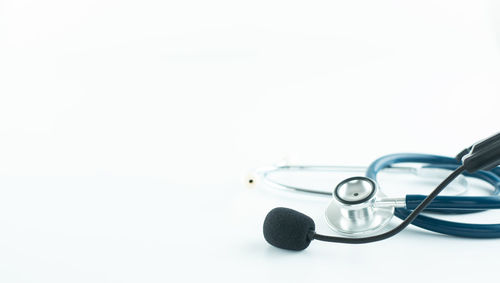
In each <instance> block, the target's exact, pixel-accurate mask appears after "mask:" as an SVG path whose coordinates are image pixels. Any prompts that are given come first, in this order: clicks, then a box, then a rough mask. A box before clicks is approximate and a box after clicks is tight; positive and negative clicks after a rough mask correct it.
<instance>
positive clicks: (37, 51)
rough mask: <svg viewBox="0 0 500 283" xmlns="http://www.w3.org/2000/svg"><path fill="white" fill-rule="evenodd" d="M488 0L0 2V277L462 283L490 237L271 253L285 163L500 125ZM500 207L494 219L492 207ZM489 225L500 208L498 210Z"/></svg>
mask: <svg viewBox="0 0 500 283" xmlns="http://www.w3.org/2000/svg"><path fill="white" fill-rule="evenodd" d="M499 13H500V9H499V8H498V4H497V3H496V2H493V1H491V2H488V1H438V2H436V1H419V2H414V1H308V2H293V1H274V0H273V1H252V2H248V3H243V2H238V1H175V2H174V1H170V2H169V1H22V0H16V1H8V0H4V1H0V175H1V178H0V187H1V190H0V202H1V205H0V281H1V282H52V283H53V282H89V281H91V282H177V281H202V280H203V281H222V282H224V281H230V282H234V281H238V282H255V281H277V282H279V281H286V282H301V281H305V280H310V281H311V282H312V281H316V282H319V281H334V282H336V281H338V282H341V281H345V280H349V282H365V281H366V280H370V282H381V281H385V280H386V279H391V280H396V279H397V280H405V281H410V282H412V281H415V282H416V281H419V282H421V281H422V280H427V281H437V280H441V281H444V280H446V281H450V280H451V278H453V280H454V281H464V282H465V281H470V280H475V281H478V280H480V279H481V280H486V279H492V278H493V277H494V276H496V269H497V264H496V262H497V257H498V254H499V252H500V248H499V244H500V240H485V241H479V240H464V239H457V238H451V237H446V236H437V235H434V234H430V233H422V232H421V231H419V230H416V229H409V230H408V231H405V232H403V233H401V235H398V236H397V237H394V238H393V239H390V240H387V241H384V242H380V243H375V244H371V245H363V246H346V245H336V244H325V243H313V244H312V245H311V247H310V248H309V249H308V250H307V251H304V252H302V253H290V252H286V251H281V250H277V249H274V248H272V247H270V246H268V245H267V244H266V243H265V242H264V241H263V238H262V235H261V225H262V220H263V217H264V216H265V214H266V213H267V211H268V209H270V208H272V207H274V206H275V205H286V206H292V207H294V208H296V209H299V210H303V211H304V212H307V213H308V214H310V215H312V216H314V218H315V219H316V221H317V223H321V222H322V219H321V213H322V210H323V207H322V204H316V203H314V202H311V203H306V202H297V201H296V200H294V199H293V198H290V197H283V198H279V199H276V198H273V197H267V196H263V195H261V194H260V193H259V191H255V190H254V191H252V190H248V189H246V188H245V187H244V186H242V185H241V178H242V177H243V176H244V174H245V172H247V170H249V169H251V168H254V167H256V166H260V165H266V164H271V163H273V162H275V161H277V160H279V159H281V158H283V157H288V158H290V159H292V160H295V161H297V162H306V163H333V164H367V163H369V162H370V161H371V160H373V159H374V158H376V157H377V156H380V155H383V154H387V153H393V152H401V151H412V152H428V153H437V154H443V155H454V154H455V153H456V152H458V151H459V150H461V149H462V148H463V147H464V146H468V145H469V144H471V143H472V142H474V141H476V140H477V139H479V138H483V137H485V136H488V135H490V134H492V133H494V132H496V131H498V130H499V129H498V105H499V103H500V83H499V80H498V78H499V77H500V56H499V44H498V42H499V41H498V38H499V34H500V24H499V21H500V17H499ZM495 218H498V219H500V218H499V217H498V213H496V214H495V213H493V214H492V215H491V220H494V219H495ZM496 222H500V221H498V220H497V221H496Z"/></svg>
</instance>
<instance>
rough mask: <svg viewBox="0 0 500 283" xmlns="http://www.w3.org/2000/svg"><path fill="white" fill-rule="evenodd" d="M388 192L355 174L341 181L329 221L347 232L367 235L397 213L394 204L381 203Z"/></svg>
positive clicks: (333, 200)
mask: <svg viewBox="0 0 500 283" xmlns="http://www.w3.org/2000/svg"><path fill="white" fill-rule="evenodd" d="M383 197H385V195H384V194H383V193H382V192H380V190H379V189H378V186H377V183H376V182H375V181H373V180H372V179H370V178H367V177H352V178H349V179H346V180H344V181H342V182H340V183H339V184H338V185H337V187H336V188H335V190H334V192H333V199H332V201H331V202H330V204H329V205H328V206H327V208H326V211H325V217H326V222H327V223H328V225H329V226H330V228H332V229H333V230H335V231H337V232H338V233H341V234H344V235H350V236H351V237H352V236H356V235H366V234H369V233H372V232H374V231H377V230H379V229H380V228H382V227H383V226H384V225H385V224H387V223H388V222H389V221H390V220H391V218H392V216H393V215H394V206H381V207H380V206H377V205H376V199H381V198H383Z"/></svg>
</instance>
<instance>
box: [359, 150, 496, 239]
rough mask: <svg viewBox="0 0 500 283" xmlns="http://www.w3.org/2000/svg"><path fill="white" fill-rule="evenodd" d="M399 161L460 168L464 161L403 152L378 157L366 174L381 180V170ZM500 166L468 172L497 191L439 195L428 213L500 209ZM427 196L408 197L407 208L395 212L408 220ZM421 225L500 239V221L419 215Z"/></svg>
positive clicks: (434, 230)
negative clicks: (379, 176)
mask: <svg viewBox="0 0 500 283" xmlns="http://www.w3.org/2000/svg"><path fill="white" fill-rule="evenodd" d="M397 163H423V164H426V165H427V166H428V167H434V168H443V169H450V170H453V169H456V168H457V167H458V166H459V165H460V163H459V162H458V161H457V160H455V159H454V158H451V157H445V156H438V155H428V154H415V153H402V154H392V155H386V156H383V157H381V158H379V159H377V160H375V161H374V162H373V163H372V164H371V165H370V166H369V167H368V169H367V171H366V176H367V177H368V178H371V179H373V180H377V173H378V172H380V171H381V170H382V169H384V168H388V167H391V166H392V165H394V164H397ZM499 174H500V169H499V168H498V167H497V168H494V169H493V170H491V171H479V172H477V173H474V174H465V175H467V176H469V177H474V178H478V179H481V180H484V181H486V182H488V183H489V184H491V185H492V186H493V187H494V191H493V194H492V195H491V196H486V197H476V196H456V197H448V196H438V197H436V198H435V199H434V200H433V202H432V203H431V204H430V205H429V207H428V208H427V210H425V211H427V212H429V211H431V212H442V213H447V214H461V213H464V212H466V213H467V212H477V211H482V210H485V209H493V208H500V196H499V195H498V194H499V193H500V176H499ZM424 198H425V196H419V195H409V196H407V208H396V210H395V213H394V215H396V216H397V217H399V218H400V219H403V220H404V219H405V218H406V217H408V215H409V214H410V213H411V211H412V209H414V208H415V207H416V206H417V205H418V204H419V203H420V202H421V201H422V200H423V199H424ZM412 224H413V225H416V226H418V227H420V228H423V229H426V230H430V231H433V232H437V233H442V234H447V235H452V236H458V237H467V238H500V224H471V223H460V222H452V221H445V220H441V219H437V218H434V217H430V216H426V215H419V216H418V217H417V218H415V220H413V222H412Z"/></svg>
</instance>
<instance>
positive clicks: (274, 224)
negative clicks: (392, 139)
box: [263, 207, 315, 251]
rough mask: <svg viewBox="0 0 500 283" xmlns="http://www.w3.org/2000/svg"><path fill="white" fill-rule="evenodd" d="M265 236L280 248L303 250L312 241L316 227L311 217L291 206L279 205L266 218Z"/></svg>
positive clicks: (270, 242)
mask: <svg viewBox="0 0 500 283" xmlns="http://www.w3.org/2000/svg"><path fill="white" fill-rule="evenodd" d="M263 228H264V238H265V239H266V241H267V242H268V243H269V244H271V245H273V246H275V247H278V248H282V249H287V250H294V251H301V250H303V249H305V248H307V247H308V246H309V244H310V243H311V239H310V234H311V232H312V231H314V229H315V224H314V220H312V219H311V217H309V216H307V215H305V214H302V213H300V212H298V211H295V210H293V209H290V208H285V207H277V208H274V209H273V210H271V211H269V213H268V214H267V216H266V219H265V220H264V227H263Z"/></svg>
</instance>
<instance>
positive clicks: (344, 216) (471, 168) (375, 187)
mask: <svg viewBox="0 0 500 283" xmlns="http://www.w3.org/2000/svg"><path fill="white" fill-rule="evenodd" d="M401 163H421V164H423V165H424V166H423V167H424V168H428V169H445V170H449V171H451V174H450V175H449V176H448V177H446V178H445V179H444V180H443V181H442V182H441V183H440V184H439V185H438V186H437V187H436V188H435V189H434V190H433V191H432V192H431V193H430V194H429V195H428V196H426V195H406V196H404V197H400V198H389V197H387V196H386V195H385V194H384V193H383V192H382V191H381V189H380V186H379V184H378V181H377V175H378V173H380V172H382V171H386V170H404V171H405V170H406V171H407V170H409V169H408V168H405V167H403V168H401V167H397V165H398V164H401ZM498 165H500V133H498V134H496V135H494V136H492V137H490V138H487V139H485V140H482V141H480V142H478V143H475V144H474V145H473V146H471V147H469V148H467V149H465V150H463V151H462V152H461V153H459V154H458V155H457V156H456V158H451V157H445V156H437V155H429V154H414V153H402V154H392V155H387V156H383V157H380V158H379V159H377V160H375V161H374V162H372V163H371V164H370V165H369V166H368V167H367V168H366V172H365V176H355V177H351V178H348V179H345V180H343V181H342V182H340V183H339V184H338V185H337V186H336V187H335V189H334V190H333V191H332V192H325V191H321V190H316V189H310V188H304V187H297V186H291V185H286V184H283V183H280V182H277V181H275V180H273V179H271V178H269V176H270V175H271V174H272V173H276V172H280V171H308V170H309V171H310V170H313V171H314V170H322V171H325V170H326V171H338V170H349V169H350V168H346V167H336V166H300V165H298V166H297V165H296V166H290V165H284V166H275V167H272V168H267V169H263V170H258V171H257V172H256V175H257V176H258V177H259V178H260V180H262V181H264V183H266V184H267V185H270V186H273V187H276V188H279V189H286V190H292V191H298V192H303V193H310V194H315V195H330V196H331V201H330V203H329V204H328V206H327V207H326V209H325V220H326V222H327V224H328V226H329V227H330V228H332V229H333V230H334V231H336V232H337V233H338V234H340V235H341V236H327V235H321V234H318V233H316V231H315V223H314V221H313V220H312V219H311V218H310V217H308V216H306V215H304V214H302V213H300V212H298V211H295V210H292V209H289V208H284V207H278V208H275V209H273V210H271V211H270V212H269V213H268V214H267V216H266V219H265V220H264V225H263V232H264V238H265V239H266V241H267V242H268V243H270V244H271V245H273V246H276V247H279V248H283V249H289V250H303V249H305V248H307V247H308V246H309V243H310V242H311V241H312V240H320V241H327V242H339V243H349V244H362V243H369V242H374V241H379V240H383V239H386V238H389V237H391V236H393V235H395V234H397V233H399V232H400V231H402V230H403V229H404V228H406V227H407V226H408V225H409V224H413V225H416V226H418V227H420V228H423V229H426V230H429V231H434V232H437V233H442V234H447V235H453V236H459V237H467V238H500V224H472V223H460V222H453V221H447V220H441V219H438V218H435V217H431V216H428V215H421V212H423V211H425V212H435V213H444V214H466V213H474V212H479V211H484V210H488V209H500V167H497V166H498ZM351 169H352V168H351ZM355 169H359V168H355ZM410 170H411V169H410ZM462 174H463V175H465V176H466V177H471V178H477V179H480V180H483V181H485V182H487V183H488V184H490V185H491V186H493V191H492V193H491V195H488V196H464V195H461V194H460V192H459V193H458V194H457V195H452V196H449V195H447V196H438V194H439V193H440V192H441V191H442V190H443V189H444V188H446V187H447V186H448V185H449V184H450V183H451V182H452V181H454V180H455V179H457V178H458V179H459V180H460V178H462V179H461V180H460V181H461V182H462V186H465V185H464V183H463V182H464V179H463V177H461V176H460V175H462ZM248 181H249V182H254V181H255V180H254V179H253V178H252V179H249V180H248ZM394 215H395V216H396V217H398V218H400V219H402V220H403V222H402V223H401V224H399V225H398V226H396V227H395V228H393V229H391V230H389V231H387V232H383V233H379V234H377V232H378V231H380V230H381V228H383V227H385V226H386V224H387V223H389V221H390V220H391V219H392V217H393V216H394Z"/></svg>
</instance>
